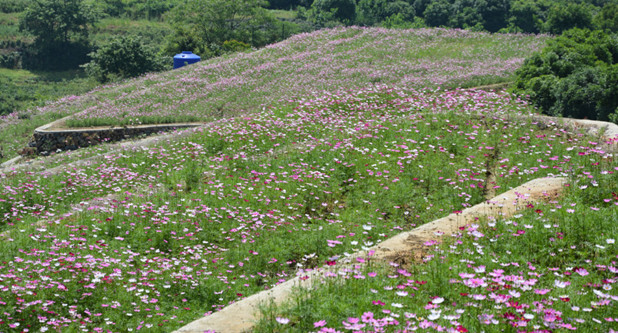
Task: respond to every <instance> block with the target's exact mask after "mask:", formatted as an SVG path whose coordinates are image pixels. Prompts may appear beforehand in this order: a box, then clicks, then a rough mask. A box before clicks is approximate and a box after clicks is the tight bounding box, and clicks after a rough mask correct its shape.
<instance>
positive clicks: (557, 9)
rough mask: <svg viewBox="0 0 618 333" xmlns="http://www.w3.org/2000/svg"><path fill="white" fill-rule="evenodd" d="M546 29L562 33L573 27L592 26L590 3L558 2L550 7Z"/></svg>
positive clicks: (583, 27) (584, 27)
mask: <svg viewBox="0 0 618 333" xmlns="http://www.w3.org/2000/svg"><path fill="white" fill-rule="evenodd" d="M545 23H546V27H545V30H546V31H547V32H551V33H553V34H560V33H562V32H563V31H566V30H568V29H572V28H580V29H589V28H592V13H591V10H590V5H587V4H579V3H570V4H568V5H566V6H565V5H563V4H556V5H554V6H552V7H551V8H550V9H549V13H548V17H547V22H545Z"/></svg>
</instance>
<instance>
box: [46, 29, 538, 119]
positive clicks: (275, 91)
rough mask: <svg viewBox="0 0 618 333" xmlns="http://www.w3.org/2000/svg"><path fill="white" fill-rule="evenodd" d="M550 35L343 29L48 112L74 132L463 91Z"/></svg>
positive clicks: (495, 75)
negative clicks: (337, 95)
mask: <svg viewBox="0 0 618 333" xmlns="http://www.w3.org/2000/svg"><path fill="white" fill-rule="evenodd" d="M546 40H547V37H545V36H532V35H497V34H496V35H491V34H487V33H472V32H468V31H461V30H445V29H417V30H388V29H380V28H359V27H350V28H337V29H330V30H321V31H316V32H313V33H308V34H300V35H296V36H293V37H291V38H290V39H288V40H286V41H283V42H280V43H276V44H273V45H270V46H267V47H265V48H263V49H260V50H258V51H255V52H250V53H237V54H233V55H228V56H226V57H224V58H217V59H211V60H208V61H204V62H201V63H199V64H197V65H194V66H189V67H187V68H184V69H180V70H175V71H171V72H167V73H162V74H153V75H147V76H145V77H142V78H139V79H135V80H131V81H128V82H127V83H124V84H121V85H116V86H111V87H105V88H102V89H99V90H98V91H96V92H94V93H91V94H89V95H86V96H83V97H81V98H80V99H79V100H77V101H75V102H74V103H60V105H59V106H55V107H52V108H50V110H56V109H58V108H62V109H63V110H64V111H69V112H70V113H75V116H74V118H73V119H72V120H71V121H70V122H69V123H68V124H69V125H70V126H92V125H95V126H96V125H135V124H145V123H169V122H182V121H210V120H213V119H218V118H221V117H230V116H235V115H238V114H244V113H252V112H256V111H259V110H260V109H261V107H262V106H265V105H273V104H275V103H278V102H279V101H280V100H289V99H291V98H301V97H308V96H319V95H320V94H321V93H322V92H323V91H331V92H332V91H342V90H348V89H352V90H358V89H361V88H364V87H365V86H366V85H367V84H376V83H380V84H388V85H391V86H397V87H411V88H419V87H436V86H442V87H455V86H459V85H461V84H466V85H468V86H473V85H480V84H486V83H496V82H503V81H506V80H510V79H511V76H512V74H513V72H514V70H515V69H516V68H518V67H519V66H520V65H521V64H522V63H523V59H524V58H525V57H527V56H529V55H530V54H532V52H534V51H538V50H539V49H540V48H541V47H542V46H543V44H544V43H545V41H546Z"/></svg>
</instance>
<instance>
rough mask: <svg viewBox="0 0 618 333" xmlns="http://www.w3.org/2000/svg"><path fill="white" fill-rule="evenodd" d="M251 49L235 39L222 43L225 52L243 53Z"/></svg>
mask: <svg viewBox="0 0 618 333" xmlns="http://www.w3.org/2000/svg"><path fill="white" fill-rule="evenodd" d="M249 49H251V45H249V44H247V43H243V42H239V41H237V40H235V39H232V40H226V41H225V42H223V50H225V51H226V52H243V51H247V50H249Z"/></svg>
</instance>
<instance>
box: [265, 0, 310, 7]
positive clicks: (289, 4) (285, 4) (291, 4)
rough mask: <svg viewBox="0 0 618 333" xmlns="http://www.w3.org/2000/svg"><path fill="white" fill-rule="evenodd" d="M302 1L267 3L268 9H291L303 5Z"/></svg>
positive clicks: (273, 1) (271, 0) (272, 0)
mask: <svg viewBox="0 0 618 333" xmlns="http://www.w3.org/2000/svg"><path fill="white" fill-rule="evenodd" d="M303 2H304V1H302V0H270V1H268V8H270V9H293V8H296V7H298V6H300V5H303Z"/></svg>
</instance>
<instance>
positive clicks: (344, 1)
mask: <svg viewBox="0 0 618 333" xmlns="http://www.w3.org/2000/svg"><path fill="white" fill-rule="evenodd" d="M311 8H312V9H313V10H314V12H315V13H316V15H317V17H320V15H324V14H327V13H332V18H334V19H335V20H338V21H339V22H342V23H344V24H351V23H352V22H354V19H355V18H356V1H355V0H315V1H314V2H313V5H311Z"/></svg>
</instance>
